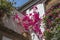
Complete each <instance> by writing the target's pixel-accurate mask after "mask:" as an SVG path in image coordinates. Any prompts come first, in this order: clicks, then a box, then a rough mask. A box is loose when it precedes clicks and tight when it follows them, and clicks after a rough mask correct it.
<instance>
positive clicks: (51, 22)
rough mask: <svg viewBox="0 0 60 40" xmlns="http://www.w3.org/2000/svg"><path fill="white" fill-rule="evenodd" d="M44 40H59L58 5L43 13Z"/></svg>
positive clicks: (59, 16)
mask: <svg viewBox="0 0 60 40" xmlns="http://www.w3.org/2000/svg"><path fill="white" fill-rule="evenodd" d="M44 23H45V25H46V27H45V29H46V31H45V37H46V38H45V39H46V40H60V37H59V36H60V34H59V33H60V32H59V31H60V3H58V4H55V5H53V6H52V7H51V8H50V9H48V10H47V11H46V13H45V17H44Z"/></svg>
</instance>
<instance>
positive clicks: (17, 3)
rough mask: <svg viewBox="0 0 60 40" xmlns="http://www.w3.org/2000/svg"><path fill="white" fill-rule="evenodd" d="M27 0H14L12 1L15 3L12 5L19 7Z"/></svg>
mask: <svg viewBox="0 0 60 40" xmlns="http://www.w3.org/2000/svg"><path fill="white" fill-rule="evenodd" d="M9 1H11V2H13V0H9ZM28 1H29V0H14V2H16V5H13V6H15V7H19V6H20V7H21V6H22V5H23V4H25V3H26V2H28Z"/></svg>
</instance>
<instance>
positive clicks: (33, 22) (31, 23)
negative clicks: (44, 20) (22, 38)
mask: <svg viewBox="0 0 60 40" xmlns="http://www.w3.org/2000/svg"><path fill="white" fill-rule="evenodd" d="M29 15H30V16H32V17H31V18H30V16H28V15H25V16H24V18H23V20H22V25H23V27H24V28H25V29H26V30H29V29H30V28H32V30H33V31H34V32H35V33H39V34H42V32H41V29H40V23H41V18H39V14H38V13H37V12H34V15H32V14H29Z"/></svg>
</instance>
